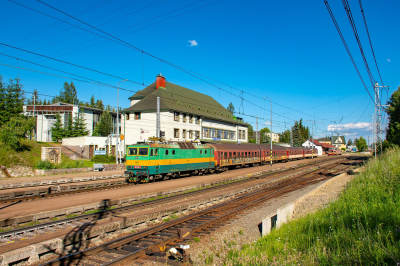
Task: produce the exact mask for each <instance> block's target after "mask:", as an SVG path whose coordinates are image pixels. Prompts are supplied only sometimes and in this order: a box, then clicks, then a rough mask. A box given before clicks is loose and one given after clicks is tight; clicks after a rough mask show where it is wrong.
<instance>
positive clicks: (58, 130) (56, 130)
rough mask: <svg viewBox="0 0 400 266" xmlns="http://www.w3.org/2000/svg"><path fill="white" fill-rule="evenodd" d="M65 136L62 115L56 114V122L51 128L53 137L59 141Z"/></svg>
mask: <svg viewBox="0 0 400 266" xmlns="http://www.w3.org/2000/svg"><path fill="white" fill-rule="evenodd" d="M64 136H65V131H64V125H63V124H62V123H61V116H60V114H59V113H57V114H56V122H55V123H54V124H53V126H52V128H51V138H52V139H53V141H57V142H58V141H59V140H60V139H62V138H63V137H64Z"/></svg>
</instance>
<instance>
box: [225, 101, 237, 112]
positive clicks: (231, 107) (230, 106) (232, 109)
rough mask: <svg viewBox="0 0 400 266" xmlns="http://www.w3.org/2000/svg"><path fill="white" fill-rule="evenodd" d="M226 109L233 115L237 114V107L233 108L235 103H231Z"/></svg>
mask: <svg viewBox="0 0 400 266" xmlns="http://www.w3.org/2000/svg"><path fill="white" fill-rule="evenodd" d="M226 109H228V111H229V112H231V113H232V114H233V113H234V112H235V106H233V103H232V102H230V103H229V105H228V107H226Z"/></svg>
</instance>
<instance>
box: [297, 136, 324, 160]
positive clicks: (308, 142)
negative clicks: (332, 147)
mask: <svg viewBox="0 0 400 266" xmlns="http://www.w3.org/2000/svg"><path fill="white" fill-rule="evenodd" d="M322 145H323V144H322V143H320V142H318V141H317V140H316V139H308V140H306V142H304V143H303V144H302V145H301V146H303V147H306V148H315V149H317V151H318V154H316V155H318V156H321V155H322V154H324V151H323V147H322Z"/></svg>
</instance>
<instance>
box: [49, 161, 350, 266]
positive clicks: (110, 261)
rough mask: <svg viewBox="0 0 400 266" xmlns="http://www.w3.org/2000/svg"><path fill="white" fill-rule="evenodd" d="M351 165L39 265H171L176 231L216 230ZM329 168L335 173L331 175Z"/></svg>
mask: <svg viewBox="0 0 400 266" xmlns="http://www.w3.org/2000/svg"><path fill="white" fill-rule="evenodd" d="M338 166H339V167H338ZM351 166H352V164H346V165H344V164H341V162H339V163H333V164H330V165H328V166H326V167H324V168H321V169H316V170H314V171H312V172H308V173H305V174H302V175H300V176H297V177H292V178H287V179H285V180H283V181H280V182H279V183H275V184H273V185H270V186H268V187H265V188H262V189H258V190H256V191H254V192H251V193H247V194H244V195H242V196H240V197H237V198H235V199H233V200H230V201H227V202H224V203H220V204H218V205H215V206H213V207H210V208H207V209H204V210H202V211H199V212H196V213H193V214H191V215H188V216H185V217H182V218H179V219H176V220H173V221H170V222H167V223H163V224H161V225H159V226H155V227H152V228H149V229H146V230H144V231H141V232H139V233H135V234H132V235H129V236H126V237H122V238H119V239H116V240H113V241H110V242H107V243H105V244H102V245H100V246H97V247H93V248H90V249H86V250H84V251H81V252H77V253H74V254H71V255H68V256H65V257H62V258H59V259H57V260H54V261H51V262H48V263H46V264H43V265H86V266H97V265H103V266H104V265H125V264H126V263H128V261H132V260H134V259H138V258H142V259H151V260H157V261H160V262H163V263H167V264H175V263H176V261H172V260H168V259H167V258H165V251H167V250H168V249H169V248H171V247H175V246H177V245H178V244H180V243H182V242H184V241H183V240H180V239H179V238H178V236H177V233H176V232H177V230H178V229H182V228H187V229H190V230H191V231H192V233H193V235H194V236H196V235H201V234H205V233H208V232H210V231H214V230H215V228H216V227H219V226H221V225H224V224H226V223H229V221H230V220H233V219H235V218H236V217H237V216H238V215H240V214H241V213H243V212H245V211H246V210H249V209H250V208H252V207H254V206H256V205H257V204H260V203H262V202H265V201H267V200H270V199H273V198H277V197H280V196H282V195H284V194H287V193H290V192H293V191H296V190H298V189H301V188H304V187H307V186H309V185H312V184H315V183H318V182H321V181H324V180H327V179H330V178H331V177H333V176H335V175H338V174H340V173H341V172H343V171H345V170H346V169H348V168H350V167H351ZM332 169H335V170H336V171H334V172H332V171H331V170H332Z"/></svg>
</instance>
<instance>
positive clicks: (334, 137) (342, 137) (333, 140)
mask: <svg viewBox="0 0 400 266" xmlns="http://www.w3.org/2000/svg"><path fill="white" fill-rule="evenodd" d="M337 138H338V137H337V136H333V137H332V143H335V142H336V140H337ZM339 138H341V139H342V140H343V142H341V143H343V144H346V138H345V137H344V136H339Z"/></svg>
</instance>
